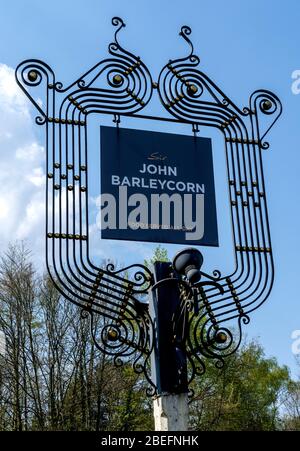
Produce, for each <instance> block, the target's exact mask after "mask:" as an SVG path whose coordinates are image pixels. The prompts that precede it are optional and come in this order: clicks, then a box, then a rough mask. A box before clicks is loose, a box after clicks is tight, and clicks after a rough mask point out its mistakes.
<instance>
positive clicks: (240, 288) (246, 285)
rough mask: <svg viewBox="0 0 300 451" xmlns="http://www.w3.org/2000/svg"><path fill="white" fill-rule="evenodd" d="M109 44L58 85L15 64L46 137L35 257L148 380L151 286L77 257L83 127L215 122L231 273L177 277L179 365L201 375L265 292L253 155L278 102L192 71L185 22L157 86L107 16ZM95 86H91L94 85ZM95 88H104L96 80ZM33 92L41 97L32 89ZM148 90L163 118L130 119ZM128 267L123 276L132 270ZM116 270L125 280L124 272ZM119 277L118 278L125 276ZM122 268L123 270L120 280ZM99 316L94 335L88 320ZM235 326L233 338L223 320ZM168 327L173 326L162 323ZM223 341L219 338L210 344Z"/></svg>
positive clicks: (117, 356) (256, 157) (104, 343)
mask: <svg viewBox="0 0 300 451" xmlns="http://www.w3.org/2000/svg"><path fill="white" fill-rule="evenodd" d="M112 24H113V25H114V26H115V27H116V32H115V36H114V42H113V43H111V44H110V45H109V54H110V56H109V57H108V58H107V59H105V60H102V61H100V62H99V63H97V64H96V65H95V66H93V67H92V68H91V69H90V70H88V71H87V72H86V73H85V74H83V75H82V76H81V77H80V78H79V79H77V80H75V81H74V82H73V83H72V84H70V85H69V86H67V87H64V86H63V84H62V83H60V82H58V81H56V76H55V74H54V72H53V70H52V69H51V68H50V67H49V66H48V65H47V64H46V63H44V62H42V61H40V60H34V59H33V60H27V61H24V62H22V63H21V64H20V65H19V66H18V67H17V69H16V80H17V83H18V85H19V86H20V88H21V89H22V90H23V91H24V93H25V94H26V95H27V97H28V98H29V99H30V100H31V102H32V103H33V104H34V106H35V108H36V109H37V110H38V112H39V115H38V116H37V117H36V123H37V124H38V125H43V126H44V128H45V135H46V153H47V169H46V171H47V180H46V254H47V268H48V271H49V274H50V276H51V277H52V279H53V281H54V283H55V285H56V287H57V289H58V290H59V291H60V292H61V293H62V295H63V296H64V297H65V298H67V299H68V300H70V301H71V302H73V303H75V304H76V305H77V306H79V307H80V308H81V309H82V314H83V315H84V316H88V315H89V316H90V317H91V330H92V333H93V337H94V340H95V342H96V345H97V347H98V348H99V349H100V350H101V351H102V352H105V353H106V354H109V355H111V356H113V358H114V360H115V363H116V364H121V363H122V361H123V362H124V361H128V360H129V359H133V367H134V369H135V371H137V372H140V373H142V372H143V373H144V374H145V377H146V378H147V380H148V381H149V383H150V386H151V388H150V389H149V390H148V393H149V395H153V394H154V393H155V390H156V387H155V386H154V385H153V383H152V381H151V377H150V375H149V371H148V367H149V360H150V354H151V352H152V350H153V338H152V336H153V335H152V330H153V322H152V319H151V318H150V316H149V313H148V311H147V309H146V308H145V307H143V304H141V303H140V302H139V296H140V295H142V294H145V293H147V292H149V290H151V289H156V287H155V286H154V281H153V275H152V274H151V271H150V270H149V269H148V268H146V267H145V266H144V265H140V264H136V265H132V266H130V267H128V268H122V269H120V270H116V269H115V268H114V266H113V264H109V265H107V267H106V268H102V267H98V266H97V265H95V264H94V263H93V262H92V259H91V258H90V253H89V213H88V199H89V198H88V196H89V187H88V144H87V136H88V122H89V118H90V117H91V116H92V115H99V114H105V115H111V116H112V118H113V120H114V122H115V123H116V125H117V126H118V125H119V123H120V119H121V117H122V116H130V117H134V118H137V119H138V118H141V119H150V120H151V119H152V120H153V119H154V120H161V121H170V122H174V123H185V124H190V125H191V126H192V130H193V132H194V133H197V132H198V131H199V127H214V128H215V129H218V130H219V131H220V132H221V133H222V135H223V137H224V142H225V151H226V166H227V177H228V185H229V193H230V203H231V221H232V229H233V239H234V251H235V269H234V271H233V272H232V273H231V274H228V275H225V276H221V274H220V272H219V271H215V272H214V274H213V276H209V275H208V274H205V273H203V277H204V281H202V282H201V284H200V285H199V286H197V287H193V288H191V287H190V288H188V287H187V284H186V283H184V281H182V283H181V286H182V308H181V311H180V313H179V314H183V312H184V314H188V321H189V327H188V333H187V336H186V337H185V344H186V349H187V358H188V361H189V363H190V368H191V371H190V373H189V382H191V381H192V380H193V378H194V377H195V375H197V374H198V375H200V374H203V372H204V371H205V358H208V359H215V360H216V364H217V365H218V366H220V367H221V366H222V365H223V363H224V358H225V357H226V356H228V355H231V354H232V353H233V352H234V351H235V350H236V349H237V347H238V346H239V344H240V341H241V337H242V325H243V324H247V323H248V322H249V314H250V313H251V312H252V311H253V310H255V309H256V308H258V307H259V306H260V305H261V304H262V303H263V302H264V301H265V300H266V298H267V297H268V295H269V293H270V291H271V288H272V284H273V279H274V263H273V256H272V248H271V239H270V228H269V220H268V210H267V200H266V191H265V182H264V173H263V162H262V151H263V150H264V149H267V148H268V147H269V144H268V143H266V142H264V138H265V136H266V135H267V133H268V132H269V130H270V129H271V127H272V126H273V125H274V123H275V122H276V121H277V119H278V118H279V116H280V115H281V112H282V106H281V102H280V100H279V99H278V97H277V96H276V95H275V94H273V93H271V92H270V91H267V90H257V91H255V92H253V93H252V94H251V96H250V99H249V106H248V107H245V108H243V109H241V108H239V107H238V106H237V105H235V104H234V103H233V101H232V100H230V98H229V97H227V96H226V95H225V94H224V93H223V92H222V91H221V90H220V88H219V87H218V86H217V85H216V84H215V83H214V82H213V81H212V80H211V79H210V78H209V77H208V76H207V75H206V74H205V73H204V72H202V71H200V70H199V69H198V66H199V63H200V60H199V58H198V56H196V55H195V54H194V48H193V44H192V42H191V40H190V34H191V29H190V28H189V27H188V26H183V27H182V28H181V32H180V33H179V34H180V36H181V37H182V38H183V39H184V40H185V41H186V42H187V44H188V45H189V47H190V52H189V54H188V55H187V56H186V57H183V58H179V59H175V60H170V61H169V62H168V63H167V64H166V65H165V66H164V67H163V68H162V70H161V72H160V74H159V77H158V80H157V82H154V81H153V79H152V77H151V73H150V71H149V70H148V68H147V66H146V65H145V63H144V62H143V61H142V60H141V58H140V57H137V56H135V55H133V54H132V53H130V52H128V51H127V50H125V49H124V48H123V47H122V46H121V45H120V43H119V39H118V38H119V32H120V30H121V29H122V28H123V27H124V26H125V24H124V22H123V21H122V19H120V18H118V17H114V18H113V19H112ZM99 85H100V86H101V87H99ZM105 85H106V86H105ZM36 86H40V87H43V89H44V93H45V97H44V99H43V101H42V104H41V103H40V102H39V101H38V99H37V98H36V96H34V94H33V93H32V90H33V89H34V88H35V87H36ZM155 93H156V94H157V95H158V97H159V99H160V103H161V106H162V108H163V111H164V112H165V113H166V115H165V116H161V117H155V116H149V115H146V114H142V112H143V109H144V108H145V107H146V106H147V105H148V104H149V102H150V101H151V98H152V96H153V95H154V94H155ZM132 271H133V274H132ZM126 274H127V275H126ZM128 274H129V276H128ZM131 274H132V275H131ZM95 314H96V315H99V314H100V315H102V317H103V318H105V322H104V324H103V327H102V330H101V331H100V332H99V331H95V328H94V321H93V320H94V315H95ZM232 321H234V322H236V324H237V331H238V333H239V337H238V338H237V339H234V337H233V332H232V330H230V329H229V326H228V324H229V323H230V324H232ZM174 329H176V321H175V320H174ZM222 337H223V339H222Z"/></svg>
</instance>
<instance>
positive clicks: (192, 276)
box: [173, 247, 203, 285]
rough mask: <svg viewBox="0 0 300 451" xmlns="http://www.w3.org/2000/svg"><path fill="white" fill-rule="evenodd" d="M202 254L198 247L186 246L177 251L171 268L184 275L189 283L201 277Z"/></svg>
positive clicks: (194, 282) (192, 283) (197, 280)
mask: <svg viewBox="0 0 300 451" xmlns="http://www.w3.org/2000/svg"><path fill="white" fill-rule="evenodd" d="M202 264H203V256H202V254H201V252H200V251H198V249H195V248H193V247H188V248H186V249H183V250H182V251H180V252H178V253H177V254H176V255H175V257H174V259H173V268H174V269H175V271H176V272H177V273H178V274H180V275H181V276H185V277H186V278H187V280H188V281H189V283H190V284H191V285H194V284H196V283H197V282H199V281H200V278H201V271H200V269H201V267H202Z"/></svg>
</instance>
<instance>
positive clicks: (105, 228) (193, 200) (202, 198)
mask: <svg viewBox="0 0 300 451" xmlns="http://www.w3.org/2000/svg"><path fill="white" fill-rule="evenodd" d="M100 139H101V199H102V201H101V204H102V207H101V208H102V213H103V218H102V225H101V237H102V238H104V239H116V240H129V241H151V242H157V243H174V244H175V243H176V244H185V245H205V246H218V245H219V244H218V228H217V214H216V201H215V186H214V174H213V159H212V147H211V139H209V138H202V137H194V136H185V135H175V134H170V133H160V132H150V131H142V130H133V129H124V128H119V127H105V126H101V127H100ZM107 195H109V196H107ZM162 195H163V196H162ZM158 199H159V202H158ZM157 205H159V208H158V209H157V208H156V207H157ZM112 209H114V210H115V212H112ZM114 213H115V215H114ZM103 219H104V220H103Z"/></svg>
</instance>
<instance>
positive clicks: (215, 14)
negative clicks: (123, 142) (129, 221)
mask: <svg viewBox="0 0 300 451" xmlns="http://www.w3.org/2000/svg"><path fill="white" fill-rule="evenodd" d="M115 15H117V16H120V17H122V18H123V19H124V21H125V23H126V24H127V26H126V28H125V29H124V30H123V31H122V34H121V41H122V45H123V46H124V47H125V48H127V49H128V50H130V51H132V52H133V53H135V54H138V55H140V56H141V57H142V59H143V60H144V62H145V63H146V64H147V66H148V67H149V68H150V70H151V73H152V74H153V78H154V79H155V78H157V76H158V73H159V71H160V68H161V67H162V66H163V65H164V64H165V63H166V62H167V61H168V60H169V59H170V58H177V57H180V56H184V55H186V52H187V46H186V44H185V43H184V41H183V40H182V39H180V38H179V36H178V32H179V31H180V27H181V26H182V25H184V24H186V25H189V26H190V27H191V28H192V30H193V33H192V41H193V43H194V47H195V53H196V54H198V55H199V56H200V59H201V68H202V70H203V71H205V72H206V73H207V74H208V75H209V76H210V77H211V78H212V79H213V80H214V81H216V82H217V84H218V85H219V86H220V88H221V89H222V90H223V91H224V92H225V93H226V94H227V95H228V96H229V97H231V98H232V100H233V101H234V102H235V103H236V104H238V105H239V106H245V105H247V104H248V98H249V95H250V94H251V93H252V92H253V91H254V90H256V89H259V88H266V89H270V90H271V91H273V92H275V93H276V94H277V95H278V96H279V97H280V99H281V100H282V103H283V108H284V110H283V116H282V117H281V119H280V120H279V121H278V123H277V124H276V125H275V127H274V128H273V129H272V131H271V132H270V135H269V136H268V141H269V142H270V149H269V150H267V151H265V152H264V155H263V158H264V165H265V177H266V188H267V194H268V206H269V215H270V224H271V236H272V244H273V250H274V258H275V270H276V278H275V285H274V288H273V291H272V294H271V296H270V297H269V299H268V301H267V303H266V304H265V305H264V306H263V307H261V308H260V309H259V310H258V311H257V312H256V313H255V314H253V315H252V321H251V324H250V325H249V326H248V327H247V330H246V333H247V334H248V336H249V337H259V338H260V341H261V343H262V344H263V346H264V347H265V349H266V353H267V355H274V356H276V357H277V358H278V360H279V361H280V363H285V364H288V365H289V366H290V368H291V369H292V371H293V374H296V366H295V363H294V360H295V357H294V356H293V354H292V351H291V345H292V339H291V334H292V332H293V331H294V330H296V329H300V302H299V298H300V296H299V293H298V290H299V285H298V280H299V277H300V272H299V254H300V236H299V230H300V214H299V199H298V197H299V194H300V180H299V179H300V178H299V170H300V156H299V150H300V127H299V124H300V95H294V94H293V93H292V91H291V85H292V78H291V74H292V72H293V71H294V70H296V69H300V53H299V40H300V38H299V32H298V30H299V20H300V4H299V2H298V1H297V0H288V1H287V2H282V1H279V0H251V1H250V0H243V1H242V0H240V1H238V0H227V1H226V2H224V1H223V0H211V1H210V2H206V1H199V0H186V1H185V2H182V1H178V0H172V1H163V0H160V1H159V0H151V1H146V0H114V1H111V0H109V1H108V0H85V1H84V2H82V1H79V0H72V1H71V0H63V1H58V0H52V2H51V3H48V2H41V1H37V0H26V2H25V1H24V2H20V1H19V0H10V2H3V4H2V5H1V16H0V64H1V66H0V96H1V99H0V101H1V105H0V146H1V155H0V163H1V165H0V182H1V187H0V232H1V236H0V250H3V249H4V248H5V246H6V245H7V243H8V242H9V241H10V240H12V239H14V238H15V237H17V238H20V239H28V241H29V242H30V243H31V245H32V248H33V251H34V254H35V255H36V258H37V260H38V259H39V258H41V259H42V258H43V208H44V207H43V189H44V186H43V174H44V160H45V155H44V151H43V137H42V132H41V130H40V129H38V127H37V126H36V125H35V124H34V122H33V118H34V112H33V111H32V109H31V107H30V106H29V104H28V103H27V102H26V100H25V98H24V96H23V95H22V94H21V93H20V92H19V90H18V89H17V87H15V86H14V84H13V83H14V82H13V76H12V75H13V73H12V69H14V68H15V67H16V66H17V64H18V63H19V62H21V61H22V60H24V59H27V58H39V59H42V60H44V61H46V62H47V63H48V64H49V65H50V66H51V67H52V68H53V69H54V70H55V72H56V74H57V77H58V79H59V80H60V81H63V82H64V83H65V84H67V83H68V82H71V81H72V80H74V79H75V78H78V76H79V75H81V74H82V73H84V71H85V70H86V69H88V68H89V67H91V66H92V65H93V64H95V63H96V62H97V61H99V60H100V59H102V58H105V57H106V55H107V45H108V43H109V42H110V41H111V40H112V37H113V32H114V30H113V27H112V25H111V18H112V17H113V16H115ZM1 77H2V78H1ZM104 123H107V122H105V121H104ZM133 125H134V126H136V127H137V128H138V127H141V126H140V125H138V124H133ZM145 127H146V128H147V129H159V128H153V127H154V126H153V125H152V124H145ZM151 127H152V128H151ZM160 130H161V129H160ZM165 131H172V130H171V129H170V128H169V126H168V127H167V128H166V129H165ZM181 132H183V133H185V132H186V130H182V131H181ZM203 133H204V136H209V134H208V131H206V130H205V131H204V132H203ZM223 158H224V148H223V146H222V143H220V142H219V141H218V139H217V138H215V141H214V161H215V165H216V168H215V171H216V172H215V176H216V179H217V180H216V189H217V191H218V192H219V194H218V192H217V198H218V221H219V233H220V236H221V240H220V243H221V246H220V249H218V250H216V251H214V250H209V249H206V248H203V249H202V251H203V254H204V256H205V258H206V261H207V267H206V270H211V269H214V267H218V265H216V261H218V262H219V261H221V262H222V263H221V266H222V265H223V267H226V265H227V264H229V265H230V264H231V261H230V259H231V252H230V246H231V242H229V240H226V239H225V238H226V236H228V231H229V222H228V218H226V216H225V217H224V216H223V215H222V214H221V213H222V208H223V210H224V207H223V205H222V202H223V196H222V183H223V178H222V173H223V172H222V169H223V166H222V165H223ZM95 194H96V193H95ZM12 206H13V208H11V207H12ZM33 237H34V238H33ZM222 237H223V239H222ZM97 246H99V249H98V255H99V256H105V255H109V256H113V257H114V256H115V257H116V258H118V260H119V261H120V262H122V263H127V262H128V261H129V262H130V263H131V262H133V261H142V260H143V258H144V257H147V256H149V255H151V252H152V249H153V246H152V245H151V244H138V243H135V244H132V245H130V246H129V245H128V243H116V242H114V243H108V242H106V243H105V242H103V243H100V241H98V243H97ZM129 249H130V253H129V252H128V251H129ZM168 249H169V254H170V257H172V255H173V254H174V253H175V251H176V250H177V249H178V247H176V246H168ZM112 254H113V255H112ZM219 266H220V265H219Z"/></svg>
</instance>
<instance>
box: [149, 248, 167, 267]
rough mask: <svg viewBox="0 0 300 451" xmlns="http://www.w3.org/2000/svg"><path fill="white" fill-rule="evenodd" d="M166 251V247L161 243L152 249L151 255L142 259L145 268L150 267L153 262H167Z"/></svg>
mask: <svg viewBox="0 0 300 451" xmlns="http://www.w3.org/2000/svg"><path fill="white" fill-rule="evenodd" d="M168 261H169V257H168V251H167V249H166V248H164V247H162V246H161V245H159V246H157V247H156V248H155V250H154V253H153V257H152V258H150V259H149V260H144V264H145V266H147V268H150V267H151V266H152V265H153V264H154V263H155V262H168Z"/></svg>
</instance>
